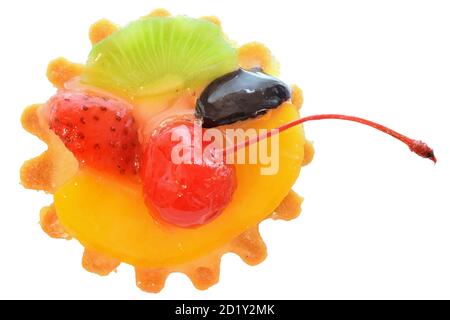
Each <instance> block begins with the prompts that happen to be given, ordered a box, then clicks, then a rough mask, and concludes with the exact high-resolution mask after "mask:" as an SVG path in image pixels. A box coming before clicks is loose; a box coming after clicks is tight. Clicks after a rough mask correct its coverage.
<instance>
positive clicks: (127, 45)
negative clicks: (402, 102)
mask: <svg viewBox="0 0 450 320" xmlns="http://www.w3.org/2000/svg"><path fill="white" fill-rule="evenodd" d="M89 36H90V40H91V42H92V44H93V48H92V51H91V52H90V54H89V57H88V59H87V62H86V64H85V65H82V64H76V63H71V62H69V61H68V60H66V59H64V58H59V59H56V60H53V61H52V62H50V64H49V66H48V72H47V76H48V79H49V81H50V82H51V83H52V84H53V85H54V86H55V87H56V88H57V92H56V93H55V95H54V96H53V97H51V98H50V99H49V100H48V101H47V102H46V103H43V104H36V105H32V106H30V107H28V108H26V109H25V111H24V113H23V116H22V124H23V127H24V128H25V129H26V130H27V131H29V132H30V133H32V134H34V135H36V136H37V137H38V138H39V139H41V140H43V141H44V142H45V143H46V144H47V145H48V149H47V151H45V152H44V153H43V154H41V155H40V156H38V157H37V158H34V159H31V160H28V161H26V162H25V164H24V165H23V167H22V169H21V182H22V184H23V185H24V187H25V188H28V189H35V190H43V191H45V192H48V193H51V194H53V197H54V203H53V204H51V205H49V206H47V207H44V208H43V209H42V210H41V215H40V217H41V218H40V224H41V226H42V229H43V230H44V231H45V232H46V233H47V234H48V235H49V236H50V237H53V238H61V239H72V238H74V239H76V240H78V241H79V242H80V243H81V244H82V245H83V246H84V248H85V250H84V255H83V258H82V265H83V267H84V268H85V269H86V270H87V271H90V272H93V273H97V274H99V275H107V274H109V273H110V272H112V271H114V270H115V269H116V268H117V267H118V266H119V264H120V263H126V264H130V265H132V266H133V267H134V268H135V274H136V284H137V286H138V287H139V288H140V289H142V290H144V291H148V292H158V291H160V290H161V289H162V288H163V287H164V283H165V280H166V278H167V276H168V275H169V274H170V273H172V272H182V273H184V274H186V275H187V276H188V277H189V278H190V279H191V280H192V283H193V284H194V286H195V287H196V288H198V289H206V288H209V287H210V286H212V285H214V284H215V283H217V282H218V280H219V271H220V260H221V256H222V255H223V254H225V253H228V252H233V253H235V254H237V255H239V256H240V257H241V258H242V260H243V261H244V262H246V263H248V264H250V265H256V264H258V263H260V262H262V261H263V260H264V258H265V257H266V246H265V244H264V242H263V241H262V239H261V237H260V235H259V232H258V225H259V223H260V222H261V221H263V220H265V219H268V218H271V219H283V220H290V219H293V218H295V217H297V216H298V215H299V214H300V206H301V203H302V198H301V197H300V196H298V195H297V194H296V193H295V192H294V191H292V190H291V187H292V185H293V184H294V182H295V181H296V179H297V177H298V175H299V173H300V169H301V167H302V166H304V165H306V164H308V163H309V162H310V161H311V160H312V158H313V154H314V150H313V147H312V144H311V143H310V142H309V141H308V140H306V139H305V135H304V132H303V127H302V123H303V122H306V121H311V120H318V119H344V120H349V121H356V122H360V123H363V124H367V125H371V126H372V127H374V128H376V129H379V130H381V131H384V132H386V133H388V134H390V135H392V136H394V137H395V138H397V139H399V140H401V141H403V142H404V143H406V144H408V146H409V147H410V148H411V150H412V151H414V152H416V153H417V154H419V155H421V156H423V157H426V158H430V159H432V160H433V161H435V158H434V154H433V152H432V150H431V149H430V148H429V147H428V146H426V145H425V144H424V143H422V142H420V141H417V140H412V139H409V138H407V137H405V136H403V135H400V134H399V133H397V132H395V131H392V130H390V129H387V128H385V127H383V126H381V125H378V124H376V123H373V122H370V121H368V120H364V119H361V118H356V117H349V116H342V115H319V116H310V117H306V118H300V115H299V110H300V107H301V106H302V102H303V98H302V92H301V90H300V89H299V88H298V87H297V86H288V85H286V84H285V83H283V82H282V81H281V80H279V79H277V78H276V76H277V75H278V63H277V62H276V60H275V59H274V57H273V56H272V54H271V53H270V51H269V49H268V48H266V47H265V46H264V45H262V44H259V43H249V44H245V45H243V46H240V47H238V46H236V45H235V43H233V42H231V41H230V40H229V39H228V38H227V37H226V36H225V35H224V33H223V32H222V29H221V25H220V21H219V20H218V19H217V18H215V17H203V18H200V19H192V18H188V17H184V16H170V14H169V13H168V12H167V11H165V10H161V9H159V10H156V11H154V12H152V13H151V14H150V15H148V16H145V17H142V18H140V19H138V20H136V21H134V22H132V23H130V24H129V25H127V26H125V27H118V26H117V25H115V24H113V23H111V22H109V21H107V20H104V19H103V20H99V21H98V22H96V23H95V24H93V25H92V27H91V29H90V33H89ZM229 132H231V133H232V134H231V135H230V134H228V133H229ZM212 136H214V139H212V138H211V137H212ZM205 137H206V138H205ZM230 137H231V138H230ZM255 150H263V151H266V154H265V155H266V157H263V156H261V152H260V153H257V152H256V151H255ZM252 152H253V153H252ZM255 152H256V156H254V157H253V156H252V154H253V155H254V154H255ZM242 154H243V156H242ZM269 154H276V156H277V157H276V166H274V168H268V162H267V161H266V160H267V155H269ZM240 156H242V157H241V159H240V160H241V161H237V160H236V159H237V158H239V157H240ZM270 169H273V170H270Z"/></svg>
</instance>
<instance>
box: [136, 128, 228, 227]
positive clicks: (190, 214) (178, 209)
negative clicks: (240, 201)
mask: <svg viewBox="0 0 450 320" xmlns="http://www.w3.org/2000/svg"><path fill="white" fill-rule="evenodd" d="M197 129H198V130H200V131H199V132H200V133H202V132H203V129H201V128H197ZM173 134H174V135H176V136H177V137H183V139H181V140H183V141H182V142H180V140H175V141H172V140H173V138H172V135H173ZM209 143H210V142H202V143H201V145H202V147H203V148H204V147H206V146H207V145H208V144H209ZM198 145H200V143H198ZM198 145H197V146H196V147H194V146H195V144H194V124H193V123H192V122H188V121H183V122H180V121H176V122H172V123H169V124H166V125H165V126H164V127H162V128H160V129H159V130H157V131H156V132H155V133H154V134H153V135H152V136H151V137H150V139H149V143H148V146H147V150H146V151H145V153H144V161H143V163H142V171H141V173H142V181H143V186H144V196H145V200H146V202H147V205H149V206H150V207H151V208H153V209H154V211H155V213H156V214H157V217H156V218H161V219H162V220H164V221H166V222H169V223H171V224H174V225H176V226H179V227H196V226H200V225H203V224H205V223H208V222H209V221H211V220H212V219H214V218H215V217H217V216H218V215H219V214H220V213H221V212H222V211H223V210H224V209H225V207H226V206H227V205H228V203H229V202H230V200H231V197H232V195H233V193H234V190H235V189H236V175H235V168H234V166H231V165H227V164H225V163H224V161H223V160H222V159H221V158H220V157H217V156H214V154H212V155H210V156H209V157H206V158H205V159H202V158H203V157H201V158H200V160H201V161H200V162H199V161H198V160H197V161H194V160H196V159H194V153H195V152H196V151H198V150H199V147H198ZM180 146H182V147H185V153H182V152H181V153H179V154H180V155H184V156H186V155H187V158H186V159H187V160H188V161H184V162H187V163H184V162H183V163H174V161H173V160H174V159H172V150H173V148H174V147H176V148H177V149H176V150H180V149H181V148H180ZM196 148H197V149H196ZM186 151H190V155H189V152H186ZM175 162H176V161H175Z"/></svg>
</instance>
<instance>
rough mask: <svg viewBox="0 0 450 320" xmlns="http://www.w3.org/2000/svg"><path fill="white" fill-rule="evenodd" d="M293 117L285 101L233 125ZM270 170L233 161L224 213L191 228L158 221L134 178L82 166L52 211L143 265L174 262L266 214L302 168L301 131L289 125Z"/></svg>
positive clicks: (109, 251) (271, 124)
mask: <svg viewBox="0 0 450 320" xmlns="http://www.w3.org/2000/svg"><path fill="white" fill-rule="evenodd" d="M298 117H299V114H298V110H297V107H295V106H294V105H292V104H289V103H286V104H284V105H282V106H281V107H279V108H277V109H276V110H273V111H272V112H270V113H269V114H268V115H265V116H262V117H260V118H257V119H254V120H247V121H243V122H238V123H236V124H234V125H233V126H232V127H234V128H236V127H242V128H248V127H252V128H256V129H258V128H267V129H270V128H276V127H278V126H279V125H281V124H283V123H286V122H289V121H291V120H294V119H296V118H298ZM279 141H280V165H279V172H278V174H276V175H261V174H260V168H261V164H260V163H258V164H241V165H236V174H237V189H236V191H235V193H234V195H233V199H232V201H231V203H230V204H229V205H228V207H227V208H226V209H225V210H224V212H223V213H222V214H221V215H220V216H219V217H218V218H216V219H215V220H213V221H212V222H210V223H209V224H206V225H204V226H201V227H199V228H196V229H183V228H178V227H174V226H167V225H163V224H161V223H160V222H158V221H156V220H154V219H153V217H152V214H151V212H150V211H149V209H148V208H147V206H146V205H145V203H144V200H143V195H142V189H141V188H142V187H141V185H140V184H134V183H132V182H125V181H122V180H118V178H117V177H110V176H105V175H104V174H100V173H98V172H93V171H88V170H82V171H80V172H79V173H78V174H77V175H76V176H75V177H73V178H72V179H71V180H69V181H68V182H67V183H66V184H65V185H63V186H62V187H61V188H59V190H57V192H56V193H55V196H54V198H55V207H56V212H57V215H58V218H59V220H60V222H61V224H62V225H63V227H64V228H65V229H66V230H67V231H68V232H69V234H70V235H72V236H74V237H76V238H77V239H78V240H79V241H80V242H81V243H82V244H83V245H84V246H85V247H86V248H89V249H91V250H94V251H97V252H102V253H103V254H105V255H108V256H110V257H111V258H115V259H118V260H120V261H123V262H126V263H129V264H131V265H134V266H136V267H141V268H159V267H169V268H170V267H174V266H178V265H181V264H184V263H188V262H190V261H192V260H194V259H197V258H200V257H203V256H206V255H208V254H209V253H210V252H213V251H214V250H218V249H220V248H222V247H223V246H225V245H227V244H228V243H230V241H231V240H232V239H233V238H235V237H236V236H238V235H240V234H241V233H243V232H245V231H246V230H248V229H250V228H252V227H254V226H256V225H257V224H258V223H259V222H261V221H262V220H264V219H265V218H266V217H268V216H269V215H270V214H271V213H272V212H273V211H274V210H275V208H276V207H277V206H278V205H279V204H280V202H281V201H282V200H283V198H284V197H285V196H286V195H287V194H288V193H289V190H290V189H291V187H292V185H293V184H294V182H295V180H296V179H297V177H298V175H299V173H300V167H301V164H302V161H303V150H304V144H305V139H304V134H303V128H302V127H294V128H292V129H289V130H287V131H285V132H283V133H281V134H280V136H279Z"/></svg>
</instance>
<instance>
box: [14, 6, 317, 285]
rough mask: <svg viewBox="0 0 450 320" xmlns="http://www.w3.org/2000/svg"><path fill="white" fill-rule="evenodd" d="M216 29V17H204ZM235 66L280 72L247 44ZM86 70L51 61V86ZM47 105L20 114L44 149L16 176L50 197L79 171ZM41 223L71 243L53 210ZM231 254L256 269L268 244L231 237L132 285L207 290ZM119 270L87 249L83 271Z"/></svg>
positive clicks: (293, 203)
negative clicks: (173, 283)
mask: <svg viewBox="0 0 450 320" xmlns="http://www.w3.org/2000/svg"><path fill="white" fill-rule="evenodd" d="M168 15H170V13H169V12H168V11H166V10H164V9H157V10H154V11H153V12H152V13H150V14H149V15H148V16H157V17H165V16H168ZM203 19H206V20H208V21H211V22H212V23H215V24H217V25H219V26H220V20H219V19H217V17H212V16H210V17H203ZM117 28H118V27H117V26H116V25H115V24H114V23H112V22H110V21H108V20H106V19H102V20H99V21H97V22H96V23H94V24H93V25H92V27H91V28H90V31H89V37H90V40H91V42H92V43H93V44H95V43H97V42H98V41H101V40H102V39H104V38H105V37H108V36H109V35H111V34H112V33H113V32H115V31H116V30H117ZM238 56H239V64H240V66H241V67H243V68H254V67H259V68H262V69H263V70H264V71H266V72H268V73H272V74H276V73H278V63H277V62H276V60H275V59H274V58H273V56H272V54H271V53H270V50H269V49H268V48H267V47H265V46H264V45H262V44H260V43H249V44H246V45H244V46H242V47H240V48H239V49H238ZM83 69H84V66H83V65H80V64H76V63H72V62H70V61H68V60H66V59H65V58H58V59H56V60H53V61H52V62H50V64H49V66H48V70H47V77H48V79H49V81H50V82H51V83H52V84H53V85H54V86H56V87H57V88H63V87H64V86H65V84H66V83H67V82H68V81H70V80H72V79H74V78H76V77H78V76H80V75H81V73H82V72H83ZM292 103H293V104H295V105H296V106H297V107H298V108H301V105H302V103H303V95H302V91H301V90H300V88H298V87H297V86H293V87H292ZM44 109H45V105H41V104H35V105H31V106H29V107H28V108H26V109H25V110H24V112H23V115H22V119H21V121H22V125H23V127H24V129H25V130H27V131H28V132H30V133H31V134H33V135H35V136H36V137H38V138H39V139H41V140H42V141H44V142H45V143H46V144H47V146H48V149H47V150H46V151H45V152H44V153H42V154H41V155H40V156H38V157H36V158H33V159H31V160H28V161H26V162H25V163H24V164H23V166H22V168H21V171H20V180H21V183H22V185H23V186H24V187H25V188H28V189H34V190H41V191H45V192H48V193H54V192H55V190H57V189H58V187H59V186H61V185H62V184H64V182H66V181H67V180H68V179H69V178H70V177H72V176H73V175H74V174H75V173H76V172H77V170H78V162H77V160H76V159H75V158H74V156H73V155H72V154H71V153H70V152H69V151H68V150H67V149H66V148H65V146H64V144H63V143H62V141H61V140H60V139H59V138H58V137H57V136H56V135H55V134H53V132H51V131H50V130H49V128H48V124H47V122H46V120H45V117H44V115H43V110H44ZM313 155H314V149H313V147H312V144H311V143H310V142H308V141H307V142H306V143H305V152H304V160H303V165H306V164H308V163H309V162H310V161H311V160H312V158H313ZM302 201H303V198H301V197H300V196H298V195H297V194H296V193H295V192H294V191H290V192H289V193H288V194H287V195H286V197H285V199H284V200H283V201H282V202H281V203H280V204H279V206H278V208H277V209H276V210H275V212H274V213H273V214H272V215H271V216H269V217H268V218H271V219H274V220H278V219H281V220H291V219H294V218H296V217H297V216H298V215H299V214H300V212H301V203H302ZM40 217H41V218H40V224H41V227H42V229H43V230H44V232H46V233H47V234H48V235H49V236H50V237H52V238H58V239H71V237H72V236H73V235H70V234H68V233H67V232H66V230H64V228H63V227H62V226H61V224H60V223H59V221H58V215H57V212H56V210H55V207H54V206H53V205H50V206H47V207H44V208H42V209H41V214H40ZM229 252H233V253H235V254H237V255H239V256H240V257H241V259H242V260H243V261H244V262H245V263H247V264H249V265H256V264H258V263H260V262H262V261H263V260H264V259H265V258H266V256H267V251H266V245H265V244H264V241H263V240H262V238H261V236H260V234H259V230H258V225H257V226H254V227H251V228H249V229H248V230H247V231H245V232H244V233H242V234H241V235H239V236H238V237H236V238H234V239H233V240H232V241H230V242H229V243H228V244H227V245H225V246H224V247H222V248H220V249H218V250H217V251H215V252H210V253H208V254H207V255H206V256H204V257H202V258H200V259H197V260H195V261H191V262H189V263H187V264H184V265H180V266H175V267H173V268H163V269H142V268H135V274H136V285H137V286H138V287H139V288H140V289H142V290H144V291H147V292H159V291H160V290H161V289H162V288H163V287H164V283H165V280H166V278H167V276H168V275H169V274H170V273H173V272H182V273H184V274H186V275H187V276H188V277H189V278H190V279H191V281H192V283H193V284H194V286H195V287H196V288H197V289H199V290H205V289H207V288H209V287H210V286H212V285H214V284H216V283H217V282H218V281H219V274H220V261H221V257H222V255H223V254H225V253H229ZM119 265H120V261H119V260H117V259H113V258H111V257H108V256H105V255H104V254H102V253H101V252H96V251H95V250H93V249H91V248H85V251H84V254H83V258H82V266H83V267H84V268H85V269H86V270H87V271H89V272H93V273H96V274H99V275H102V276H105V275H107V274H109V273H110V272H112V271H114V270H115V269H116V268H117V267H118V266H119Z"/></svg>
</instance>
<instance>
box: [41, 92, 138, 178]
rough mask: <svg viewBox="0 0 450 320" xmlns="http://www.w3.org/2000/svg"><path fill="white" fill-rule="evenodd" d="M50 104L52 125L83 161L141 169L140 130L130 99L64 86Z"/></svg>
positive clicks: (116, 170)
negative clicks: (138, 130)
mask: <svg viewBox="0 0 450 320" xmlns="http://www.w3.org/2000/svg"><path fill="white" fill-rule="evenodd" d="M48 104H49V108H50V117H49V123H50V129H51V130H53V132H54V133H55V134H56V135H57V136H58V137H59V138H61V140H62V141H63V142H64V144H65V145H66V147H67V148H68V149H69V150H70V151H71V152H72V153H73V154H74V156H75V157H76V158H77V159H78V161H79V162H80V165H82V166H87V167H91V168H95V169H99V170H104V171H108V172H112V173H120V174H136V173H137V172H138V168H139V141H138V133H137V129H136V125H135V121H134V118H133V115H132V113H131V107H130V106H129V105H128V104H127V103H125V102H122V101H119V100H116V99H112V98H109V97H102V96H94V95H88V94H86V93H83V92H77V91H65V90H63V91H60V92H58V93H57V94H56V95H55V96H53V97H52V98H51V99H50V101H49V102H48Z"/></svg>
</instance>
